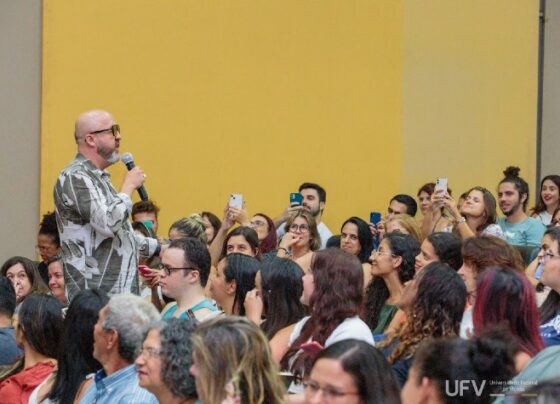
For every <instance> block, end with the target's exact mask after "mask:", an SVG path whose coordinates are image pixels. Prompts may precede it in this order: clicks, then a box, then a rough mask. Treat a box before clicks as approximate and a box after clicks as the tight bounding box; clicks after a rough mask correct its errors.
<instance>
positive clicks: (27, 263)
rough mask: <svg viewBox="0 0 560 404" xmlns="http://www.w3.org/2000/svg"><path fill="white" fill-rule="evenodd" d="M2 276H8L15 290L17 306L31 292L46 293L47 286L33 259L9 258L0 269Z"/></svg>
mask: <svg viewBox="0 0 560 404" xmlns="http://www.w3.org/2000/svg"><path fill="white" fill-rule="evenodd" d="M0 273H1V274H2V276H5V277H6V278H8V279H9V280H10V281H11V282H12V285H14V289H15V291H16V300H17V304H18V306H17V307H16V313H17V312H18V309H19V305H20V304H21V303H22V302H23V299H25V297H26V296H28V295H30V294H31V293H35V292H38V293H48V291H49V288H48V286H47V285H46V284H45V283H44V282H43V279H42V278H41V275H39V272H38V271H37V266H36V265H35V263H34V262H33V261H31V260H30V259H28V258H25V257H12V258H9V259H8V260H7V261H6V262H4V264H3V265H2V268H1V269H0Z"/></svg>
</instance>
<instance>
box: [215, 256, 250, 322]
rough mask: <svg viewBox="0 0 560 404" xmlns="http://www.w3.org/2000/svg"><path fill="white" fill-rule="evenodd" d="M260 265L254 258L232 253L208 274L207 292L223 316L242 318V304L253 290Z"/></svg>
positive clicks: (243, 309)
mask: <svg viewBox="0 0 560 404" xmlns="http://www.w3.org/2000/svg"><path fill="white" fill-rule="evenodd" d="M260 268H261V263H260V261H259V260H257V259H256V258H254V257H250V256H248V255H245V254H240V253H232V254H229V255H227V256H225V257H224V258H222V259H221V261H220V262H219V263H218V267H217V268H216V270H215V271H213V272H212V273H211V274H210V281H209V284H208V291H209V293H210V296H211V297H212V299H214V300H215V301H216V303H217V304H218V306H219V307H220V308H221V309H222V310H223V311H224V313H225V314H229V315H232V314H233V315H237V316H244V315H245V306H244V305H243V302H244V301H245V297H246V295H247V292H249V291H250V290H252V289H254V288H255V276H256V275H257V272H258V271H259V270H260Z"/></svg>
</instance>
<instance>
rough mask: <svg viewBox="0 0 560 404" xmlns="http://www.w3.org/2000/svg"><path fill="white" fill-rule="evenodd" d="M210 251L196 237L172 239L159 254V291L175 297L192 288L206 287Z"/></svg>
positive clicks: (208, 274)
mask: <svg viewBox="0 0 560 404" xmlns="http://www.w3.org/2000/svg"><path fill="white" fill-rule="evenodd" d="M210 265H211V260H210V253H209V252H208V248H207V246H206V243H204V242H203V241H201V240H200V239H198V238H194V237H185V238H180V239H177V240H173V241H172V242H171V244H169V247H168V248H167V249H166V250H165V251H163V253H162V254H161V272H160V286H161V292H162V293H163V294H164V295H165V296H167V297H170V298H172V299H177V298H178V297H180V296H181V295H184V294H185V293H189V292H190V291H192V290H193V289H200V290H202V289H203V288H205V287H206V283H207V282H208V277H209V276H210Z"/></svg>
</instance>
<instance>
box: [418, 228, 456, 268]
mask: <svg viewBox="0 0 560 404" xmlns="http://www.w3.org/2000/svg"><path fill="white" fill-rule="evenodd" d="M430 262H442V263H444V264H447V265H449V266H450V267H451V268H453V269H454V270H456V271H458V270H459V268H461V266H462V265H463V258H462V257H461V239H460V238H459V237H457V236H456V235H455V234H453V233H444V232H435V233H432V234H430V235H429V236H428V237H426V239H425V240H424V241H423V242H422V245H421V246H420V253H419V254H418V255H417V256H416V258H415V260H414V269H415V270H416V272H419V271H421V270H422V268H424V267H425V266H426V265H428V264H429V263H430Z"/></svg>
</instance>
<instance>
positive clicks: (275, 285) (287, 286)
mask: <svg viewBox="0 0 560 404" xmlns="http://www.w3.org/2000/svg"><path fill="white" fill-rule="evenodd" d="M303 275H304V272H303V270H302V269H301V267H300V266H299V265H298V264H296V263H295V262H294V261H292V260H289V259H286V258H278V257H276V258H274V259H273V260H272V261H270V263H268V264H267V265H265V266H264V267H263V268H262V270H260V271H259V272H258V273H257V276H256V279H255V284H256V287H257V289H258V290H259V292H260V295H261V296H262V299H263V304H264V312H265V315H266V317H267V319H266V321H265V322H264V324H263V326H262V328H263V331H264V332H265V334H266V335H267V337H268V338H269V339H270V338H272V336H274V334H276V332H278V331H280V329H281V328H284V327H286V326H288V325H290V324H293V323H295V322H297V321H299V320H300V319H301V318H302V317H303V316H304V314H305V308H304V306H303V304H302V303H301V301H300V298H301V295H302V293H303Z"/></svg>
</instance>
